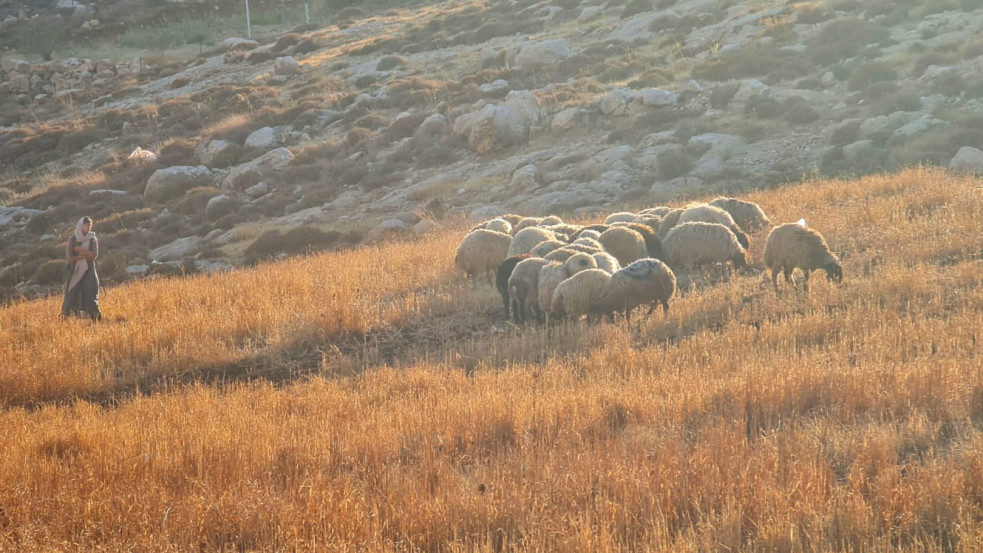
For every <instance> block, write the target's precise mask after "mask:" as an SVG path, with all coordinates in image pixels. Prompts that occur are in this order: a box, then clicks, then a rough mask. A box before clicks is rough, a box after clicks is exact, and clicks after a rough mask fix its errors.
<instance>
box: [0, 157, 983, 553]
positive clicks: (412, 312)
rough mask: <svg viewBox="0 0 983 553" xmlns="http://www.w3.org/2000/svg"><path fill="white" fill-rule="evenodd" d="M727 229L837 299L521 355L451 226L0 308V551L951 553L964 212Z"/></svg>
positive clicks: (979, 457)
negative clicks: (792, 235)
mask: <svg viewBox="0 0 983 553" xmlns="http://www.w3.org/2000/svg"><path fill="white" fill-rule="evenodd" d="M748 199H751V200H754V201H756V202H758V203H760V204H761V205H762V206H763V207H764V208H765V210H766V211H767V212H768V213H769V215H770V216H771V218H772V221H773V222H776V223H780V222H788V221H795V220H797V219H799V218H800V217H805V218H806V219H807V221H808V223H809V225H810V226H812V227H814V228H816V229H818V230H820V231H821V232H822V233H823V234H824V235H825V237H826V239H827V240H828V242H829V243H830V246H831V247H832V249H833V250H834V251H835V252H836V253H837V254H838V255H839V256H840V258H841V261H842V262H843V269H844V280H843V283H842V284H839V285H832V284H829V283H827V282H826V281H825V279H823V278H822V273H821V272H820V273H819V274H817V275H815V278H814V279H813V284H812V286H811V289H810V291H809V292H808V293H807V294H806V293H801V292H799V293H796V292H793V291H791V290H790V289H788V288H783V289H782V292H781V293H778V294H776V293H775V292H774V291H773V290H772V288H771V284H770V282H769V281H768V279H767V276H766V275H765V274H764V273H761V272H760V271H759V272H755V271H750V272H748V273H745V274H742V275H740V276H737V277H735V278H733V279H731V280H730V281H728V282H725V283H721V284H717V285H714V286H703V287H699V288H697V289H695V290H693V291H690V292H688V293H686V294H684V295H682V296H680V297H677V298H674V299H673V301H672V302H671V309H670V311H669V313H668V314H667V315H665V316H663V315H662V314H661V313H660V312H657V313H656V314H654V315H653V316H651V317H649V318H648V319H644V318H642V317H639V318H638V319H639V320H638V321H636V320H633V321H632V324H631V325H630V326H626V325H625V324H624V323H623V322H616V323H610V322H603V323H601V324H599V325H594V326H588V325H586V323H583V322H581V323H575V324H565V325H562V326H558V327H556V328H553V329H550V330H544V329H539V328H534V327H526V328H517V327H513V326H511V325H506V324H505V323H504V322H503V321H502V319H503V312H502V307H501V303H500V300H499V298H498V297H497V292H496V291H495V290H494V288H493V287H492V286H491V285H488V284H480V285H478V286H472V285H471V284H469V283H465V282H463V277H462V276H461V275H458V274H457V273H456V272H455V271H454V269H453V262H452V259H453V253H454V249H455V247H456V245H457V243H458V241H459V240H460V238H461V236H462V235H463V233H464V230H465V229H464V228H463V227H462V228H456V229H449V230H447V231H445V233H443V234H439V235H437V236H435V237H432V238H427V239H421V240H419V241H413V242H405V243H400V244H393V245H381V246H372V247H362V248H359V249H357V250H354V251H350V252H340V253H332V254H327V255H319V256H311V257H306V258H297V259H290V260H286V261H282V262H278V263H273V264H267V265H260V266H258V267H256V268H253V269H249V270H243V271H238V272H234V273H231V274H223V275H217V276H211V277H204V276H196V277H189V278H185V279H170V280H165V279H162V280H157V281H147V282H140V283H133V284H127V285H123V286H118V287H113V288H108V289H105V290H104V291H103V297H102V304H103V312H104V313H105V314H106V317H107V319H108V320H107V321H104V322H103V323H102V324H98V325H92V324H89V323H87V322H83V321H76V320H72V321H61V320H59V318H58V305H59V301H60V298H50V299H46V300H40V301H31V302H22V303H16V304H13V305H11V306H8V307H4V308H2V309H0V402H2V405H3V410H2V412H0V428H2V429H3V432H2V435H0V550H3V551H182V552H184V551H192V550H200V551H315V550H320V551H448V552H449V551H461V552H464V551H571V552H572V551H579V552H605V551H897V550H909V551H911V550H915V551H979V550H980V549H981V545H980V544H983V432H981V429H983V362H981V359H980V358H979V357H978V356H977V352H978V346H977V341H978V337H977V334H979V333H981V332H983V330H981V329H983V286H981V283H983V271H981V252H983V182H980V181H978V180H975V179H972V178H964V177H955V176H949V175H947V174H945V173H943V172H939V171H934V170H927V169H910V170H906V171H904V172H901V173H899V174H895V175H888V176H877V177H866V178H863V179H860V180H852V181H850V180H844V181H840V180H817V181H809V182H805V183H803V184H799V185H795V186H791V187H788V188H783V189H780V190H774V191H762V192H756V193H754V194H752V195H750V196H748ZM642 207H645V206H642ZM766 233H767V230H765V231H762V232H760V233H758V234H756V235H754V236H753V237H752V241H753V246H752V255H753V256H754V258H755V261H757V262H758V263H757V265H758V267H759V268H760V259H761V249H762V246H763V244H764V239H765V236H766ZM105 255H107V256H111V255H112V252H105Z"/></svg>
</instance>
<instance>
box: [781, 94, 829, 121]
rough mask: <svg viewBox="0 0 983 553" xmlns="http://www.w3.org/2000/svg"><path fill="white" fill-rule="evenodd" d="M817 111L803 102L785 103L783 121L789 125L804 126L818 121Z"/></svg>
mask: <svg viewBox="0 0 983 553" xmlns="http://www.w3.org/2000/svg"><path fill="white" fill-rule="evenodd" d="M819 116H820V114H819V111H818V110H817V109H816V108H814V107H812V106H811V105H809V104H807V103H806V102H805V101H802V100H799V101H793V102H786V109H785V113H784V115H783V117H782V118H783V119H784V120H785V121H787V122H788V124H790V125H805V124H806V123H812V122H813V121H817V120H818V119H819Z"/></svg>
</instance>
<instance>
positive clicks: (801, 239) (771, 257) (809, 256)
mask: <svg viewBox="0 0 983 553" xmlns="http://www.w3.org/2000/svg"><path fill="white" fill-rule="evenodd" d="M801 223H802V224H799V223H785V224H783V225H778V226H777V227H775V228H773V229H771V232H770V233H768V238H767V239H766V240H765V252H764V262H765V266H766V267H768V269H769V270H771V283H772V285H773V286H774V287H775V290H778V271H782V273H784V274H785V282H787V283H789V284H790V285H792V287H793V288H794V287H795V282H794V281H793V280H792V271H794V270H795V269H796V268H798V269H801V270H802V273H803V274H804V275H805V278H804V279H803V281H802V289H803V290H804V291H808V290H809V272H810V271H814V270H817V269H823V270H824V271H826V279H827V280H829V281H830V282H841V281H842V280H843V268H842V267H841V266H840V261H839V260H838V259H837V258H836V256H835V255H833V254H832V252H830V251H829V245H828V244H827V243H826V239H825V238H823V236H822V235H821V234H819V232H818V231H816V230H813V229H810V228H806V227H805V226H804V223H805V221H801Z"/></svg>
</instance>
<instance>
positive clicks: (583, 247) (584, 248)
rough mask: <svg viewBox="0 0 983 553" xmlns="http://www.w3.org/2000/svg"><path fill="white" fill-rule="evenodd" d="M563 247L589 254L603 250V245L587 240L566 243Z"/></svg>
mask: <svg viewBox="0 0 983 553" xmlns="http://www.w3.org/2000/svg"><path fill="white" fill-rule="evenodd" d="M563 247H564V249H567V250H573V251H575V252H584V253H590V254H594V253H597V252H603V251H604V247H603V246H600V245H598V244H591V243H590V242H587V241H584V242H581V241H579V240H578V241H576V242H574V243H573V244H567V245H566V246H563Z"/></svg>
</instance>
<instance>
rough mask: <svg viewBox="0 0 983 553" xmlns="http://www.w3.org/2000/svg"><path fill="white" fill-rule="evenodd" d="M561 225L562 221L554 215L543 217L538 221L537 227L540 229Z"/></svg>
mask: <svg viewBox="0 0 983 553" xmlns="http://www.w3.org/2000/svg"><path fill="white" fill-rule="evenodd" d="M562 224H563V219H560V218H559V217H557V216H556V215H548V216H546V217H543V219H542V220H541V221H539V226H541V227H549V226H555V225H562Z"/></svg>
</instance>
